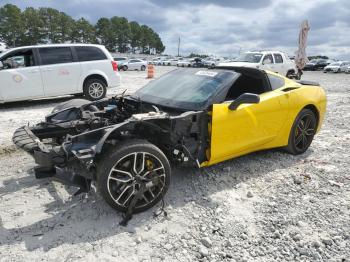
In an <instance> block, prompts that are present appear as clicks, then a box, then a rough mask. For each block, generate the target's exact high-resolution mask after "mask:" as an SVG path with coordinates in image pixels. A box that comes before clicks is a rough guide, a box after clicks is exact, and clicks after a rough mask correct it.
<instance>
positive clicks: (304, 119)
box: [285, 109, 317, 155]
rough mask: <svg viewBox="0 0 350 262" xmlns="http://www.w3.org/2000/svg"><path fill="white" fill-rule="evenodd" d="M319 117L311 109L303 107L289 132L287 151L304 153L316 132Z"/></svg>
mask: <svg viewBox="0 0 350 262" xmlns="http://www.w3.org/2000/svg"><path fill="white" fill-rule="evenodd" d="M316 129H317V119H316V115H315V113H314V112H313V111H311V110H310V109H303V110H301V112H300V113H299V114H298V116H297V117H296V119H295V121H294V124H293V126H292V129H291V130H290V134H289V141H288V146H287V147H286V148H285V149H286V151H287V152H288V153H290V154H293V155H299V154H302V153H304V152H305V151H306V150H307V149H308V148H309V146H310V145H311V142H312V140H313V138H314V136H315V134H316Z"/></svg>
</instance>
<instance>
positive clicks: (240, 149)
mask: <svg viewBox="0 0 350 262" xmlns="http://www.w3.org/2000/svg"><path fill="white" fill-rule="evenodd" d="M229 104H230V103H222V104H214V105H213V111H212V127H211V149H210V160H209V162H208V163H206V165H211V164H214V163H218V162H220V161H223V160H226V159H230V158H233V157H236V156H239V155H243V154H246V153H249V152H252V151H256V150H260V149H263V148H268V146H269V144H270V143H271V142H273V141H274V139H275V138H276V136H277V135H278V134H279V132H280V130H281V129H282V126H283V125H284V123H285V121H286V119H287V117H288V94H286V93H284V92H282V91H272V92H268V93H265V94H261V95H260V102H259V103H258V104H243V105H240V106H239V107H238V108H237V109H236V110H229V108H228V106H229Z"/></svg>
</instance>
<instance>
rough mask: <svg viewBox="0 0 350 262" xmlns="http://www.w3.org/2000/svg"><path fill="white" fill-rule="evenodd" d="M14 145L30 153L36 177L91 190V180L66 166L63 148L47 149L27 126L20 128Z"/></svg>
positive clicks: (16, 132) (83, 190) (14, 138)
mask: <svg viewBox="0 0 350 262" xmlns="http://www.w3.org/2000/svg"><path fill="white" fill-rule="evenodd" d="M12 141H13V143H14V144H15V145H16V146H17V147H18V148H21V149H22V150H24V151H26V152H28V153H29V154H30V155H31V156H32V157H33V158H34V160H35V163H36V164H37V166H36V167H35V168H34V172H35V177H36V178H38V179H40V178H48V177H52V178H55V179H56V180H58V181H60V182H62V183H64V184H67V185H72V186H77V187H80V190H81V191H82V192H86V191H88V189H89V188H90V182H91V180H90V179H87V178H86V177H84V176H81V175H79V174H77V173H76V172H74V170H73V169H72V168H69V167H67V165H66V163H65V162H66V156H65V153H64V152H63V149H62V147H52V148H49V147H47V146H46V145H45V144H44V143H43V142H42V141H40V139H39V138H38V137H36V136H35V135H34V134H33V132H32V131H31V130H30V129H29V127H27V126H23V127H21V128H18V129H17V130H16V131H15V133H14V134H13V137H12Z"/></svg>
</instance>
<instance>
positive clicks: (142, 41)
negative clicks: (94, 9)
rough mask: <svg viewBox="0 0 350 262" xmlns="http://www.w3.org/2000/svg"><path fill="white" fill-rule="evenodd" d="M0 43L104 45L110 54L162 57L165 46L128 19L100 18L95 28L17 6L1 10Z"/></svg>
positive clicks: (56, 13) (60, 14) (55, 12)
mask: <svg viewBox="0 0 350 262" xmlns="http://www.w3.org/2000/svg"><path fill="white" fill-rule="evenodd" d="M0 41H2V42H5V43H6V44H7V45H8V46H10V47H15V46H23V45H36V44H47V43H69V42H71V43H92V44H102V45H104V46H106V48H107V49H108V50H109V51H118V52H122V53H124V52H133V53H135V52H140V53H143V54H151V53H158V54H159V53H162V52H163V51H164V49H165V46H164V45H163V43H162V40H161V39H160V37H159V35H158V34H157V33H156V32H155V31H154V30H153V29H152V28H150V27H148V26H147V25H140V24H139V23H137V22H135V21H132V22H129V21H128V19H126V18H125V17H118V16H114V17H112V18H110V19H109V18H104V17H103V18H100V19H99V20H98V21H97V23H96V24H95V25H92V24H91V23H90V22H89V21H87V20H86V19H85V18H83V17H82V18H80V19H77V20H75V19H73V18H72V17H71V16H69V15H67V14H66V13H64V12H60V11H58V10H56V9H53V8H46V7H42V8H38V9H35V8H33V7H27V8H26V9H25V10H24V11H21V9H20V8H18V7H17V6H16V5H12V4H6V5H4V6H2V7H0Z"/></svg>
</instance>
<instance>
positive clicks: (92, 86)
mask: <svg viewBox="0 0 350 262" xmlns="http://www.w3.org/2000/svg"><path fill="white" fill-rule="evenodd" d="M106 93H107V85H106V83H105V82H104V81H102V80H101V79H98V78H93V79H89V80H87V81H86V82H85V84H84V96H85V97H86V98H87V99H89V100H91V101H95V100H99V99H102V98H104V97H105V96H106Z"/></svg>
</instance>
